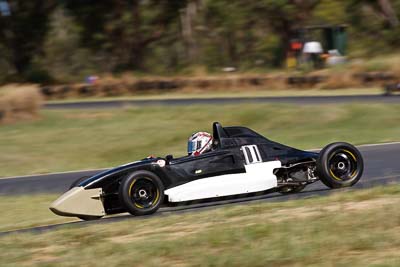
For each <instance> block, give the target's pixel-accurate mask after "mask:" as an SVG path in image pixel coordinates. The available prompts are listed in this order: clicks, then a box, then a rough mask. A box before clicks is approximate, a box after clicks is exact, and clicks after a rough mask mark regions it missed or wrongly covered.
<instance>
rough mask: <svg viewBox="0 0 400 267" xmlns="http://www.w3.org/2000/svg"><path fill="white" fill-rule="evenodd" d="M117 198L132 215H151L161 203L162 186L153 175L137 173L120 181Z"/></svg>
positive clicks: (162, 197) (146, 172) (162, 198)
mask: <svg viewBox="0 0 400 267" xmlns="http://www.w3.org/2000/svg"><path fill="white" fill-rule="evenodd" d="M119 198H120V200H121V202H122V203H123V204H124V206H125V208H126V209H127V210H128V211H129V213H131V214H133V215H148V214H152V213H154V212H156V211H157V210H158V209H159V208H160V206H161V203H163V200H164V186H163V183H162V182H161V180H160V178H159V177H158V176H157V175H155V174H154V173H152V172H149V171H137V172H134V173H132V174H130V175H129V176H128V177H126V178H124V179H123V180H122V183H121V185H120V187H119Z"/></svg>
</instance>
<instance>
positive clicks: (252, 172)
mask: <svg viewBox="0 0 400 267" xmlns="http://www.w3.org/2000/svg"><path fill="white" fill-rule="evenodd" d="M281 166H282V164H281V162H280V161H278V160H277V161H269V162H261V163H255V164H249V165H245V169H246V172H245V173H237V174H225V175H219V176H214V177H208V178H203V179H199V180H195V181H192V182H189V183H186V184H183V185H179V186H176V187H173V188H170V189H168V190H166V191H165V195H168V200H169V201H170V202H180V201H188V200H195V199H204V198H212V197H223V196H229V195H237V194H245V193H253V192H258V191H264V190H268V189H271V188H274V187H276V186H277V178H276V176H275V175H274V173H273V171H274V169H276V168H280V167H281ZM244 179H245V180H244Z"/></svg>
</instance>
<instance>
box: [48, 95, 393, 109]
mask: <svg viewBox="0 0 400 267" xmlns="http://www.w3.org/2000/svg"><path fill="white" fill-rule="evenodd" d="M239 103H271V104H299V105H321V104H338V103H339V104H340V103H343V104H344V103H387V104H399V103H400V95H392V96H384V95H349V96H346V95H339V96H282V97H272V96H271V97H217V98H182V99H179V98H176V99H136V100H104V101H102V100H99V101H77V102H64V103H62V102H60V103H47V104H45V105H44V107H45V108H46V109H102V108H122V107H129V106H156V105H157V106H160V105H162V106H187V105H204V104H209V105H210V104H211V105H217V104H218V105H221V104H239Z"/></svg>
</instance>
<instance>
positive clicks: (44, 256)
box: [23, 245, 62, 266]
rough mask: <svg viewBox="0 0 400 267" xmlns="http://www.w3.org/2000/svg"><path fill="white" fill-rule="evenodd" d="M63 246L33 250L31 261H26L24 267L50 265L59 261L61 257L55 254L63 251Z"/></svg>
mask: <svg viewBox="0 0 400 267" xmlns="http://www.w3.org/2000/svg"><path fill="white" fill-rule="evenodd" d="M61 249H62V247H61V246H56V245H52V246H47V247H43V248H37V249H32V250H31V254H32V257H31V259H30V260H29V261H26V262H24V263H23V265H26V266H32V264H37V263H44V264H45V263H50V262H54V261H57V260H58V259H59V257H57V256H55V255H54V254H55V253H56V252H58V251H59V250H61Z"/></svg>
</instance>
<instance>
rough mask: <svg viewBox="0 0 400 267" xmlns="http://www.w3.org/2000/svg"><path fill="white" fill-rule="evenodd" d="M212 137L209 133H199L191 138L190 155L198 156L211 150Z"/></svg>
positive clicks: (189, 142) (189, 144)
mask: <svg viewBox="0 0 400 267" xmlns="http://www.w3.org/2000/svg"><path fill="white" fill-rule="evenodd" d="M212 142H213V138H212V135H211V134H209V133H207V132H197V133H194V134H192V135H191V136H190V137H189V141H188V154H189V155H192V156H198V155H201V154H203V153H204V152H207V151H209V150H210V149H211V146H212Z"/></svg>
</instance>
